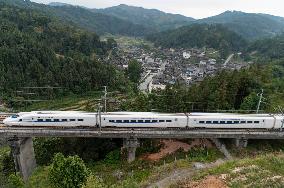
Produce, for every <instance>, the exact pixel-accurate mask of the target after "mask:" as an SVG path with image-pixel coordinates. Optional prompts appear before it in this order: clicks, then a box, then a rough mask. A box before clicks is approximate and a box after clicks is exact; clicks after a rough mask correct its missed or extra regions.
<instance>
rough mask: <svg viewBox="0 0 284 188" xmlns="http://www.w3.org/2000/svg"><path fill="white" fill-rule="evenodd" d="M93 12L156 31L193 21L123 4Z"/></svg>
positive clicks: (184, 17)
mask: <svg viewBox="0 0 284 188" xmlns="http://www.w3.org/2000/svg"><path fill="white" fill-rule="evenodd" d="M94 12H100V13H103V14H107V15H111V16H115V17H118V18H121V19H123V20H127V21H130V22H132V23H136V24H139V25H144V26H145V27H150V28H153V29H155V30H158V31H162V30H167V29H174V28H177V27H180V26H184V25H189V23H190V22H192V21H194V19H193V18H190V17H186V16H182V15H179V14H169V13H165V12H162V11H159V10H156V9H145V8H142V7H135V6H128V5H124V4H121V5H118V6H114V7H109V8H105V9H94Z"/></svg>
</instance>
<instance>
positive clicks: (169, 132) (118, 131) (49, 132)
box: [0, 127, 284, 139]
mask: <svg viewBox="0 0 284 188" xmlns="http://www.w3.org/2000/svg"><path fill="white" fill-rule="evenodd" d="M0 136H2V137H8V138H9V137H21V138H24V137H97V138H131V137H134V138H242V139H284V131H279V130H277V131H276V130H273V131H267V130H249V131H248V130H244V129H237V130H228V129H225V130H224V129H210V130H208V129H182V130H181V129H152V128H151V129H149V128H148V129H145V128H138V129H128V128H103V129H99V128H84V129H82V128H73V129H50V128H13V127H4V128H3V127H2V128H1V129H0Z"/></svg>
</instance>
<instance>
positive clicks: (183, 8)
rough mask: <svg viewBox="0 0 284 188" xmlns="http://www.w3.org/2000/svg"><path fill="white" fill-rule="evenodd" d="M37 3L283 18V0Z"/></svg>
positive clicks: (42, 0)
mask: <svg viewBox="0 0 284 188" xmlns="http://www.w3.org/2000/svg"><path fill="white" fill-rule="evenodd" d="M32 1H34V2H37V3H44V4H47V3H50V2H54V1H56V2H62V3H68V4H72V5H80V6H84V7H88V8H106V7H111V6H116V5H119V4H127V5H133V6H139V7H144V8H150V9H151V8H155V9H159V10H161V11H164V12H168V13H175V14H182V15H185V16H188V17H193V18H205V17H209V16H213V15H217V14H220V13H222V12H224V11H227V10H238V11H243V12H248V13H266V14H272V15H275V16H282V17H284V1H283V0H32Z"/></svg>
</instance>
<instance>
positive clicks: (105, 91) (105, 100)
mask: <svg viewBox="0 0 284 188" xmlns="http://www.w3.org/2000/svg"><path fill="white" fill-rule="evenodd" d="M103 87H104V88H105V90H104V112H105V113H106V112H107V86H103Z"/></svg>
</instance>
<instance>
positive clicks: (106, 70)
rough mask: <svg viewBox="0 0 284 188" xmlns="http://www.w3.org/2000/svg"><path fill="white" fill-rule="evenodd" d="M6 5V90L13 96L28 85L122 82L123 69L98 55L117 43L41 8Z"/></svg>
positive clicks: (0, 82) (1, 61)
mask: <svg viewBox="0 0 284 188" xmlns="http://www.w3.org/2000/svg"><path fill="white" fill-rule="evenodd" d="M0 5H1V6H0V20H1V22H0V43H1V47H0V89H1V93H2V94H3V93H4V94H7V95H12V94H15V93H14V92H15V90H17V89H19V88H21V87H27V86H58V87H62V91H60V92H61V93H66V92H69V91H72V92H75V93H76V92H83V91H89V90H94V89H98V88H101V86H103V85H108V86H113V87H115V88H117V87H119V85H120V84H118V82H120V81H121V79H119V78H118V75H117V71H116V70H115V69H114V68H113V67H111V66H109V65H105V64H102V63H100V62H99V61H98V60H97V59H98V58H100V57H103V56H104V55H105V54H106V52H107V51H108V50H110V49H111V47H110V46H111V45H109V44H108V43H107V42H101V41H100V39H99V37H98V36H97V35H96V34H95V33H92V32H87V31H84V30H81V29H78V28H76V27H73V26H70V25H65V24H64V23H62V22H60V21H59V20H57V19H55V18H54V17H50V16H46V14H43V13H42V12H40V11H38V10H34V9H31V8H20V7H18V6H12V5H7V4H5V3H3V2H1V3H0ZM122 79H123V78H122ZM44 94H46V93H44ZM49 95H52V93H49Z"/></svg>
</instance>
